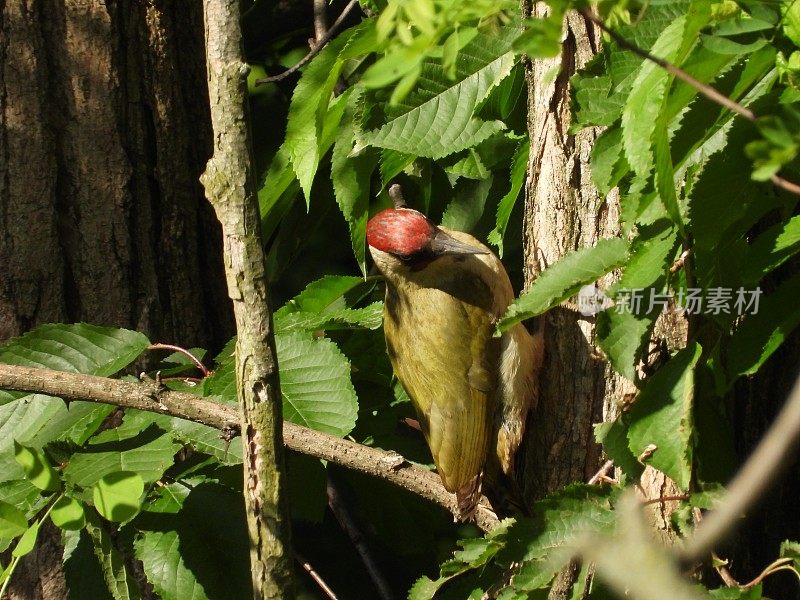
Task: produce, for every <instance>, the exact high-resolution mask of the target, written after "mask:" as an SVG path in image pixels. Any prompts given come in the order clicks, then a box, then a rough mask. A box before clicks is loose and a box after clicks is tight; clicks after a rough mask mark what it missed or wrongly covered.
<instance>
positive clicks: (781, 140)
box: [745, 105, 800, 181]
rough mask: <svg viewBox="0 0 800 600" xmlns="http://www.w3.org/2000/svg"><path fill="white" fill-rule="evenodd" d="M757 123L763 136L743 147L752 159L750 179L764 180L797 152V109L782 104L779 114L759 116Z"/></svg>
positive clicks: (799, 129)
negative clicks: (753, 167) (751, 176)
mask: <svg viewBox="0 0 800 600" xmlns="http://www.w3.org/2000/svg"><path fill="white" fill-rule="evenodd" d="M756 127H758V130H759V131H760V132H761V136H762V139H760V140H756V141H754V142H750V143H749V144H747V147H746V148H745V151H746V152H747V155H748V156H749V157H750V158H752V159H753V164H754V166H755V169H754V170H753V179H755V180H756V181H767V180H768V179H769V178H770V177H772V176H773V175H775V174H776V173H777V172H778V171H780V170H781V169H782V168H783V167H784V166H785V165H786V164H788V163H791V162H792V161H793V160H794V159H795V158H796V157H797V155H798V153H800V112H798V111H797V110H795V109H794V108H792V106H791V105H785V106H783V107H782V110H781V114H778V115H768V116H765V117H760V118H759V119H758V120H757V121H756Z"/></svg>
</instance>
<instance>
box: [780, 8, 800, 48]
mask: <svg viewBox="0 0 800 600" xmlns="http://www.w3.org/2000/svg"><path fill="white" fill-rule="evenodd" d="M781 13H782V19H781V22H782V24H783V32H784V33H785V34H786V37H788V38H789V39H790V40H792V41H793V42H794V45H795V46H797V47H799V48H800V5H798V3H797V2H794V1H792V2H783V3H782V5H781Z"/></svg>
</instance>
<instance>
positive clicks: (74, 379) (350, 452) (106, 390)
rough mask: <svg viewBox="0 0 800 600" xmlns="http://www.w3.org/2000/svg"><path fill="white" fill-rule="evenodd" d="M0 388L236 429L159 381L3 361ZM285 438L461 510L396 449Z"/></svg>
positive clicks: (225, 413)
mask: <svg viewBox="0 0 800 600" xmlns="http://www.w3.org/2000/svg"><path fill="white" fill-rule="evenodd" d="M0 389H2V390H9V391H18V392H29V393H38V394H48V395H51V396H58V397H61V398H64V399H65V400H86V401H89V402H101V403H104V404H113V405H115V406H121V407H125V408H136V409H139V410H146V411H150V412H156V413H161V414H165V415H171V416H173V417H179V418H181V419H187V420H189V421H194V422H195V423H202V424H203V425H208V426H209V427H214V428H215V429H220V430H222V432H223V434H224V433H226V432H227V433H228V434H230V433H233V432H238V430H239V414H238V410H237V407H236V406H234V405H230V404H219V403H217V402H212V401H210V400H206V399H204V398H201V397H199V396H195V395H194V394H188V393H186V392H176V391H172V390H169V389H166V388H165V387H163V386H159V385H158V384H157V383H156V382H152V381H146V382H142V383H134V382H130V381H121V380H119V379H108V378H105V377H96V376H93V375H83V374H80V373H66V372H64V371H53V370H50V369H38V368H33V367H20V366H16V365H5V364H0ZM283 443H284V445H285V446H286V447H287V448H288V449H289V450H293V451H294V452H300V453H301V454H307V455H309V456H314V457H316V458H321V459H323V460H327V461H329V462H332V463H334V464H336V465H340V466H342V467H345V468H347V469H352V470H354V471H359V472H361V473H366V474H367V475H371V476H373V477H377V478H380V479H383V480H385V481H388V482H390V483H393V484H394V485H397V486H399V487H402V488H403V489H406V490H408V491H409V492H411V493H413V494H416V495H417V496H421V497H422V498H425V499H426V500H429V501H431V502H434V503H435V504H438V505H439V506H441V507H443V508H445V509H447V510H448V511H449V512H450V513H452V514H453V515H458V514H459V512H458V505H457V503H456V498H455V495H453V494H451V493H450V492H448V491H447V490H445V489H444V486H442V483H441V480H440V479H439V476H438V475H436V474H435V473H432V472H431V471H426V470H425V469H422V468H420V467H416V466H413V465H410V464H408V463H406V462H405V461H404V459H403V458H402V457H401V456H400V455H399V454H397V453H396V452H391V451H385V450H379V449H377V448H370V447H369V446H363V445H361V444H357V443H355V442H351V441H350V440H345V439H341V438H337V437H334V436H332V435H328V434H326V433H322V432H320V431H314V430H313V429H308V428H306V427H300V426H299V425H295V424H294V423H289V422H287V421H284V423H283ZM498 522H499V521H498V519H497V516H496V515H495V514H494V512H493V511H492V510H491V508H489V507H488V505H486V504H484V503H482V504H481V505H480V506H479V507H478V511H477V513H476V524H477V525H478V527H480V528H481V529H482V530H484V531H489V530H490V529H492V528H493V527H495V526H496V525H497V524H498Z"/></svg>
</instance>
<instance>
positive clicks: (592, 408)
mask: <svg viewBox="0 0 800 600" xmlns="http://www.w3.org/2000/svg"><path fill="white" fill-rule="evenodd" d="M543 10H545V9H544V8H543V7H542V5H541V4H537V5H535V6H533V11H534V14H536V15H537V16H541V15H542V14H544V13H543V12H542V11H543ZM597 44H598V40H597V38H596V36H595V32H594V30H593V29H592V28H591V25H589V24H587V23H586V22H585V21H584V20H583V18H582V17H581V16H580V15H578V14H577V13H573V12H571V13H569V15H568V16H567V18H566V21H565V29H564V41H563V51H562V54H561V57H560V58H555V59H548V60H536V61H532V62H531V63H530V64H529V65H528V68H527V82H528V90H529V96H528V135H529V136H530V139H531V153H530V157H531V158H530V161H529V163H528V180H527V187H526V195H525V223H524V227H525V229H524V235H525V238H524V239H525V265H526V286H530V284H531V283H532V282H533V280H534V279H535V278H536V276H537V275H538V273H539V272H541V271H542V270H543V269H544V268H546V267H547V266H548V265H551V264H553V263H554V262H556V261H557V260H558V259H559V258H561V257H562V256H564V255H565V254H567V253H568V252H570V251H572V250H575V249H576V248H581V247H584V246H592V245H594V244H595V243H596V242H597V240H599V239H601V238H606V237H613V236H615V235H617V233H618V220H619V218H618V217H619V209H618V203H617V200H616V196H614V195H610V196H609V198H607V199H604V198H601V197H600V196H599V195H598V193H597V191H596V190H595V189H594V186H593V185H592V182H591V180H590V177H589V167H588V163H589V154H590V152H591V148H592V144H593V143H594V140H595V139H596V138H597V136H598V134H599V132H598V131H597V130H596V129H585V130H583V131H581V132H579V133H578V134H576V135H569V134H568V133H567V130H568V128H569V126H570V123H571V111H570V105H569V102H570V99H569V78H570V77H571V76H572V75H573V74H574V73H575V71H576V69H578V68H580V67H582V66H583V65H584V64H585V63H586V62H587V61H588V60H589V59H590V58H591V57H592V56H594V54H595V53H596V52H597ZM559 68H560V70H558V71H556V69H559ZM555 73H557V76H554V74H555ZM542 319H543V320H544V334H545V361H544V366H543V370H542V376H541V378H540V381H541V384H540V385H541V386H542V388H541V390H540V397H539V405H538V408H537V409H536V411H534V413H533V415H532V418H531V420H530V423H529V425H528V434H527V436H526V440H527V443H526V444H525V446H524V448H523V450H522V465H523V472H524V479H525V480H524V489H525V492H526V495H527V496H528V497H532V498H539V497H542V496H543V495H545V494H547V493H549V492H552V491H554V490H556V489H558V488H561V487H563V486H564V485H566V484H568V483H571V482H574V481H586V480H587V479H589V478H590V477H591V476H592V474H593V473H594V472H595V471H596V470H597V468H598V467H599V458H600V451H599V448H598V447H597V445H596V444H595V443H594V437H593V431H592V425H593V424H594V423H597V422H600V421H603V420H604V418H605V417H608V416H613V412H614V407H615V401H616V400H619V399H621V398H622V396H623V395H624V393H625V392H627V391H629V387H628V386H629V384H627V385H626V383H625V382H624V381H623V380H621V379H620V378H619V377H617V376H615V375H614V374H613V373H612V371H611V369H610V367H609V366H608V364H607V363H606V362H604V361H603V360H602V359H601V358H600V357H599V355H598V353H597V352H596V351H595V348H594V338H595V331H594V329H595V327H594V318H593V317H584V316H582V315H580V314H579V313H578V312H577V311H576V310H574V309H572V308H569V307H566V306H564V307H559V308H556V309H554V310H552V311H550V312H549V313H547V314H546V315H545V316H543V317H542Z"/></svg>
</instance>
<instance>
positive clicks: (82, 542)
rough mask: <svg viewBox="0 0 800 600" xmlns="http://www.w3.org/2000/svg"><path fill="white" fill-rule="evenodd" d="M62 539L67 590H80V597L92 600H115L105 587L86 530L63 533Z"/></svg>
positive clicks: (98, 563) (101, 572)
mask: <svg viewBox="0 0 800 600" xmlns="http://www.w3.org/2000/svg"><path fill="white" fill-rule="evenodd" d="M64 538H65V540H66V541H65V544H64V545H65V550H64V576H65V578H66V580H67V589H69V590H80V593H81V595H82V597H84V598H91V599H92V600H116V599H115V598H114V596H112V595H111V593H110V592H109V588H108V586H107V585H106V582H105V578H104V576H103V570H102V569H101V567H100V562H99V561H98V559H97V557H96V556H95V553H94V547H93V544H92V538H91V536H90V535H89V532H88V530H87V529H82V530H81V531H65V532H64ZM122 597H123V598H125V596H122ZM129 597H130V596H128V598H129Z"/></svg>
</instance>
